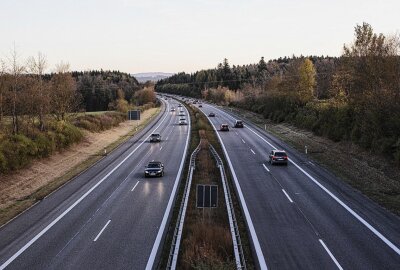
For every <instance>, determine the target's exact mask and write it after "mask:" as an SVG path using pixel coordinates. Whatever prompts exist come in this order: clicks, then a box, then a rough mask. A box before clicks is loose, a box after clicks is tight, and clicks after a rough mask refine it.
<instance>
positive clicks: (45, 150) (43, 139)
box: [34, 133, 56, 157]
mask: <svg viewBox="0 0 400 270" xmlns="http://www.w3.org/2000/svg"><path fill="white" fill-rule="evenodd" d="M34 143H35V144H36V147H37V156H38V157H48V156H50V155H51V154H52V153H53V151H54V150H55V149H56V145H55V141H54V140H53V137H50V136H46V133H44V134H38V135H36V138H35V139H34Z"/></svg>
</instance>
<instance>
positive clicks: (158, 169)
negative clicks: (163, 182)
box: [144, 161, 164, 177]
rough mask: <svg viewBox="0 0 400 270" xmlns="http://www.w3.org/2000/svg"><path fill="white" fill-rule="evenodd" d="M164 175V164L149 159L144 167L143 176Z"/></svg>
mask: <svg viewBox="0 0 400 270" xmlns="http://www.w3.org/2000/svg"><path fill="white" fill-rule="evenodd" d="M150 176H154V177H156V176H160V177H162V176H164V164H162V163H161V162H160V161H150V162H149V163H148V164H147V166H146V167H145V169H144V177H150Z"/></svg>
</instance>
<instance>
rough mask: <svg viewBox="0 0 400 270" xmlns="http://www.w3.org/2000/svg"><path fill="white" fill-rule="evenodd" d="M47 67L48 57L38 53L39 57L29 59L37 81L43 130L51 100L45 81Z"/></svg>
mask: <svg viewBox="0 0 400 270" xmlns="http://www.w3.org/2000/svg"><path fill="white" fill-rule="evenodd" d="M46 67H47V61H46V57H45V56H44V55H43V54H41V53H40V52H39V53H38V56H37V58H34V57H30V58H29V59H28V68H29V71H30V72H31V73H32V74H33V75H34V78H35V80H36V82H37V84H36V94H37V96H38V98H37V104H36V106H37V107H38V116H39V129H40V130H41V131H43V130H44V129H45V120H44V118H45V114H47V113H48V107H49V102H50V96H49V90H48V87H47V84H46V83H45V82H44V81H43V75H44V72H45V69H46Z"/></svg>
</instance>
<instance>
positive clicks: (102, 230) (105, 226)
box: [93, 219, 111, 242]
mask: <svg viewBox="0 0 400 270" xmlns="http://www.w3.org/2000/svg"><path fill="white" fill-rule="evenodd" d="M110 222H111V219H109V220H108V222H107V223H106V225H104V227H103V229H101V231H100V232H99V234H98V235H97V236H96V238H95V239H94V240H93V242H96V241H97V239H99V237H100V235H101V234H102V233H103V232H104V230H105V229H106V228H107V226H108V224H110Z"/></svg>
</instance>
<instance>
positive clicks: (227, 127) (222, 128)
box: [219, 124, 229, 131]
mask: <svg viewBox="0 0 400 270" xmlns="http://www.w3.org/2000/svg"><path fill="white" fill-rule="evenodd" d="M219 130H220V131H229V126H228V124H222V125H221V127H220V128H219Z"/></svg>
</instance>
